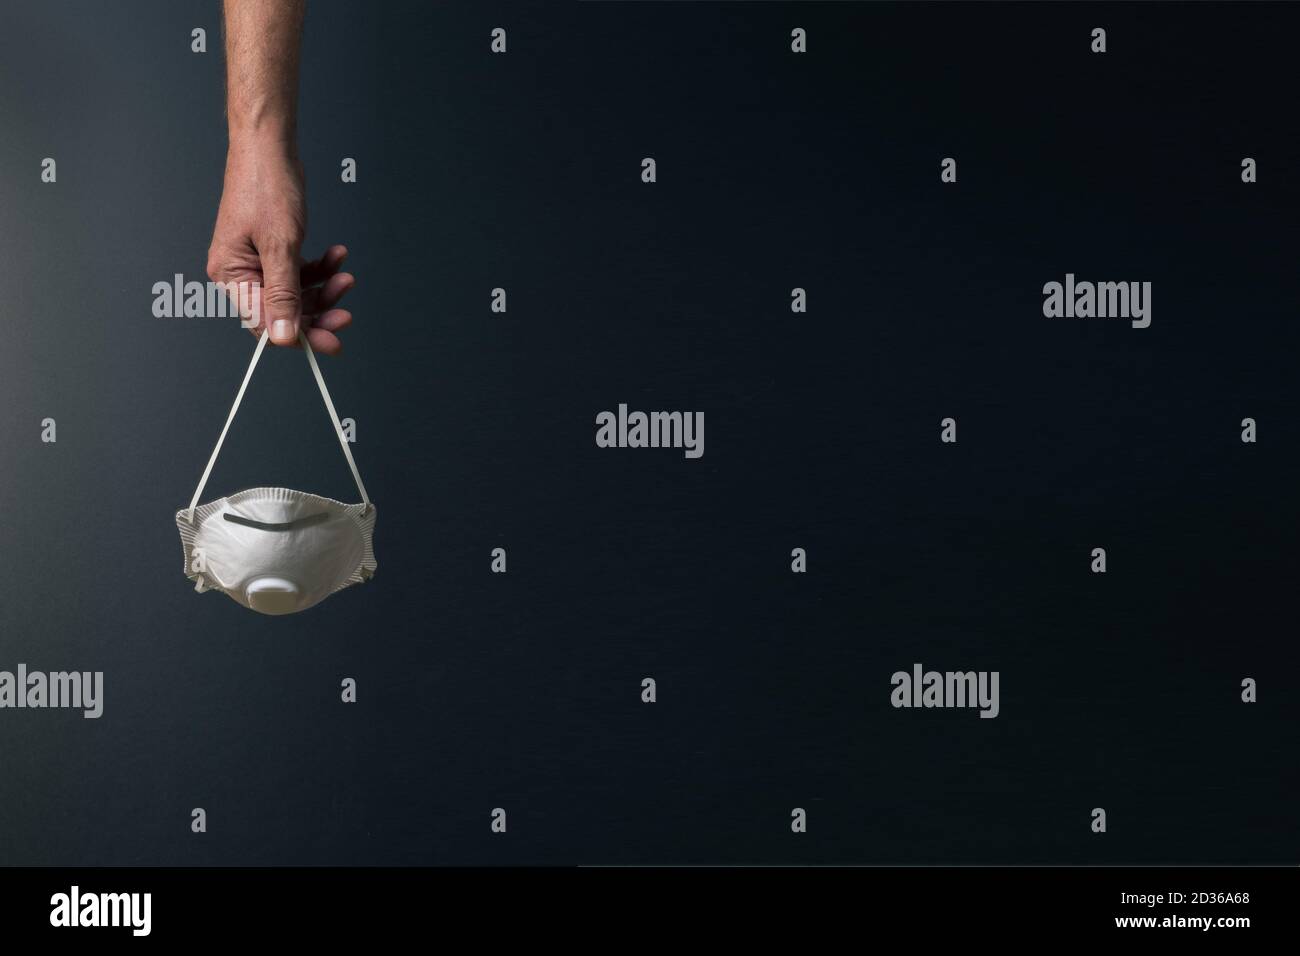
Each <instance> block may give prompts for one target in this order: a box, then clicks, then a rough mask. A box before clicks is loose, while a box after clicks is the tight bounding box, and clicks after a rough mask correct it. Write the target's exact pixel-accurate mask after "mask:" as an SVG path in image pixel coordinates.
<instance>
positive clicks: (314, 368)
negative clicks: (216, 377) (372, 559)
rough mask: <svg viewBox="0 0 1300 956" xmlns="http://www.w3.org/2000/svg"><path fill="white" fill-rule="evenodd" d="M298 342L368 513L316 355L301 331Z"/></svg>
mask: <svg viewBox="0 0 1300 956" xmlns="http://www.w3.org/2000/svg"><path fill="white" fill-rule="evenodd" d="M298 341H299V343H301V344H302V350H303V351H304V352H306V353H307V363H308V364H309V365H311V373H312V375H314V376H316V384H317V385H319V386H320V397H321V398H323V399H325V407H326V408H327V409H328V410H329V413H330V421H332V422H333V423H334V433H335V434H336V435H338V436H339V445H340V446H342V448H343V457H344V458H346V459H347V460H348V467H349V468H351V469H352V477H353V478H354V479H355V480H356V483H357V491H359V492H361V500H362V502H364V503H365V506H366V508H365V510H366V511H369V510H370V496H369V495H368V494H366V486H365V485H363V484H362V483H361V472H359V471H357V463H356V462H355V461H353V460H352V449H350V448H349V447H348V440H347V438H346V437H344V435H343V426H342V425H341V424H340V423H339V413H338V412H336V411H334V403H333V402H332V401H330V391H329V389H328V388H326V387H325V378H324V377H323V376H322V375H321V373H320V366H318V365H317V364H316V354H315V353H314V352H312V350H311V344H310V343H309V342H308V341H307V336H306V335H304V334H303V333H302V330H299V331H298ZM258 348H261V346H260V345H259V346H258ZM253 361H254V362H256V361H257V356H253ZM249 374H252V369H249ZM241 394H242V390H241ZM235 406H236V407H238V406H239V399H235ZM231 414H232V415H233V414H234V412H231ZM223 437H224V436H223ZM217 447H218V448H220V447H221V443H220V442H218V443H217ZM205 477H206V476H205ZM200 487H202V486H200Z"/></svg>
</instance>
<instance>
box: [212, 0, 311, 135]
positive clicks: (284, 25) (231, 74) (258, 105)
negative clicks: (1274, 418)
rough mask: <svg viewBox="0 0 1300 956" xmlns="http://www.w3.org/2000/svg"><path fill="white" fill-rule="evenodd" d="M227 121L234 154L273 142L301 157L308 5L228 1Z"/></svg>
mask: <svg viewBox="0 0 1300 956" xmlns="http://www.w3.org/2000/svg"><path fill="white" fill-rule="evenodd" d="M224 3H225V28H226V122H227V125H228V127H229V130H230V145H231V148H232V149H235V148H238V147H240V146H241V145H242V144H244V143H247V142H252V141H257V142H259V143H263V144H266V143H272V144H275V145H278V146H279V147H281V148H283V149H284V150H285V152H286V153H287V154H288V155H289V156H293V157H295V158H296V156H297V145H296V142H297V137H296V135H295V130H296V124H297V113H298V48H299V37H300V36H301V33H302V21H303V6H304V2H303V0H224Z"/></svg>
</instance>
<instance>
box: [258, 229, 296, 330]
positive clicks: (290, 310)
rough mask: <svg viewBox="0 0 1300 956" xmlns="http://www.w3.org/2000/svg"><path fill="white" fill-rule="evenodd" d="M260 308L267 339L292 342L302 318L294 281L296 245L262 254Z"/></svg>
mask: <svg viewBox="0 0 1300 956" xmlns="http://www.w3.org/2000/svg"><path fill="white" fill-rule="evenodd" d="M262 310H263V312H265V317H266V328H268V329H270V330H271V341H272V342H273V343H275V344H276V345H294V344H295V343H297V341H298V325H299V322H300V321H301V319H302V289H301V287H300V286H299V284H298V255H297V250H296V249H291V248H289V247H287V246H286V247H282V248H279V249H276V250H274V251H273V252H267V253H265V254H263V256H262Z"/></svg>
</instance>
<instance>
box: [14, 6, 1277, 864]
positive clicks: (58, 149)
mask: <svg viewBox="0 0 1300 956" xmlns="http://www.w3.org/2000/svg"><path fill="white" fill-rule="evenodd" d="M1298 14H1300V10H1298V9H1297V8H1296V7H1295V6H1290V5H1283V4H1268V3H1259V4H1254V3H1249V4H1247V3H1243V4H1233V5H1219V4H1208V3H1207V4H1194V5H1182V4H1125V5H1113V6H1112V5H1085V4H963V5H951V4H932V3H917V4H910V5H894V4H874V3H871V4H868V3H861V4H859V3H825V4H819V3H800V4H783V3H716V4H715V3H603V2H568V3H552V4H546V5H529V6H524V5H508V4H501V3H486V2H474V3H458V4H450V3H447V4H444V3H428V2H419V3H416V2H412V3H365V4H363V3H341V2H333V3H331V2H325V0H313V2H311V3H310V4H309V11H308V18H307V29H306V34H305V38H304V45H303V63H302V83H301V110H300V118H299V123H300V140H301V150H302V158H303V161H304V163H305V165H306V169H307V176H308V203H309V209H310V224H309V237H308V243H307V249H306V251H307V252H308V253H309V254H310V255H313V256H314V255H317V254H319V252H320V250H321V249H323V248H324V247H325V246H326V245H328V244H329V243H333V242H345V243H346V244H347V245H348V246H349V247H350V249H351V250H352V255H351V258H350V261H349V267H350V268H351V270H352V271H353V272H354V273H355V274H356V276H357V279H358V285H357V288H356V290H355V291H354V292H353V293H352V294H351V295H350V296H349V297H348V299H347V300H345V303H344V304H345V305H347V306H348V307H350V308H351V309H352V311H353V312H354V314H355V315H356V323H355V325H354V327H353V328H352V329H349V330H348V331H347V333H346V334H345V335H344V342H345V353H344V355H343V356H342V357H341V358H338V359H325V360H323V368H324V372H325V375H326V379H327V381H328V382H329V384H330V387H331V390H332V392H333V394H334V398H335V402H336V404H337V405H338V407H339V411H340V414H341V415H343V416H345V417H353V418H355V419H356V421H357V423H358V443H357V444H356V446H355V448H354V450H355V454H356V456H357V459H358V464H359V465H360V468H361V472H362V475H363V477H364V478H365V480H366V483H367V486H368V488H369V490H370V493H371V496H372V497H373V498H374V500H375V502H376V503H377V505H378V508H379V521H378V526H377V529H376V536H375V550H376V555H377V558H378V562H379V571H378V574H377V576H376V577H375V579H374V580H373V581H372V582H370V583H369V584H367V585H364V586H360V587H355V588H351V589H348V590H347V591H345V592H342V593H339V594H337V595H335V596H334V597H332V598H330V599H329V600H328V601H327V602H326V603H324V604H322V605H320V606H318V607H317V608H315V609H312V610H310V611H308V612H305V613H303V614H300V615H295V616H291V617H287V618H269V617H263V616H260V615H257V614H254V613H251V612H249V611H247V610H245V609H244V608H241V607H239V606H238V605H237V604H235V603H234V602H233V601H231V600H229V599H227V598H225V597H223V596H222V595H220V594H216V593H212V594H205V595H197V594H195V593H194V591H193V588H192V585H191V584H190V583H189V582H188V581H187V580H186V579H185V577H184V576H183V573H182V556H181V547H180V541H179V537H178V535H177V532H176V527H175V522H174V514H175V512H176V510H177V509H178V508H181V507H183V506H185V505H186V504H187V503H188V501H189V496H190V494H191V493H192V491H193V488H194V485H195V483H196V481H197V479H198V476H199V474H200V472H201V470H202V467H203V464H204V462H205V461H206V458H207V456H208V454H209V452H210V450H211V447H212V444H213V442H214V441H215V439H216V436H217V434H218V432H219V430H220V427H221V423H222V421H223V419H224V416H225V414H226V412H227V410H228V408H229V403H230V401H231V399H232V398H233V396H234V392H235V389H236V387H237V386H238V384H239V379H240V376H241V375H242V374H243V371H244V368H245V366H246V363H247V360H248V358H249V357H250V354H251V351H252V346H253V340H252V338H251V337H250V336H249V335H248V334H247V333H245V332H242V331H240V330H239V329H237V328H236V327H234V326H233V325H232V324H230V323H228V322H226V323H223V322H220V321H216V320H200V319H156V318H154V317H153V316H152V314H151V306H152V301H153V296H152V292H151V287H152V285H153V283H154V282H157V281H160V280H169V279H170V277H171V276H172V274H173V273H175V272H182V273H184V274H185V275H186V277H187V278H195V279H202V278H204V276H203V268H204V263H205V259H206V252H207V245H208V241H209V238H210V235H211V227H212V222H213V219H214V216H215V212H216V207H217V202H218V199H219V197H220V188H221V174H222V166H223V160H224V148H225V131H224V124H223V118H222V109H223V91H222V69H223V67H222V57H221V53H220V28H219V26H220V21H219V14H218V7H217V4H216V3H215V2H202V3H197V2H184V3H182V2H174V0H169V2H161V0H157V2H147V3H146V2H139V3H131V4H114V5H108V4H100V3H93V2H89V0H87V2H77V3H72V2H61V3H45V2H42V3H36V2H30V3H13V2H6V3H5V5H4V8H3V28H2V29H0V130H3V134H2V135H0V263H2V264H0V276H2V279H3V286H4V296H3V301H4V305H3V307H0V308H2V311H3V313H4V319H5V321H4V335H3V339H2V340H0V464H2V467H0V529H2V531H0V533H2V535H3V537H2V539H0V669H7V670H13V669H14V668H15V667H16V665H17V664H18V663H19V662H24V663H26V664H27V665H28V666H29V667H30V668H32V669H38V670H46V671H49V670H64V669H68V670H71V669H75V670H91V671H93V670H102V671H104V673H105V713H104V716H103V717H102V718H101V719H100V720H98V721H91V720H84V719H82V717H81V716H80V713H79V712H75V711H55V710H46V711H39V710H38V711H33V710H21V711H19V710H5V711H0V863H7V864H61V865H95V864H171V865H188V864H223V865H224V864H251V865H262V864H290V863H292V864H417V863H574V862H585V863H812V862H832V863H1217V862H1222V863H1228V862H1231V863H1263V862H1292V863H1294V862H1295V861H1296V858H1297V852H1298V850H1300V847H1298V846H1297V837H1298V836H1300V827H1297V823H1296V814H1295V791H1294V783H1295V779H1296V775H1295V769H1296V753H1297V745H1298V744H1300V739H1298V738H1300V733H1297V730H1298V728H1300V722H1298V721H1297V716H1298V713H1297V711H1298V708H1297V698H1296V694H1297V676H1296V675H1297V664H1300V652H1298V651H1297V644H1296V620H1295V595H1296V591H1297V589H1296V567H1297V562H1296V549H1295V543H1296V531H1297V527H1298V520H1297V519H1298V518H1300V505H1298V503H1297V495H1296V487H1297V484H1296V479H1297V465H1300V456H1298V455H1297V452H1296V448H1297V439H1298V438H1300V424H1298V423H1297V413H1298V412H1300V408H1297V402H1296V387H1295V374H1294V363H1295V352H1296V345H1297V342H1298V340H1300V334H1298V333H1297V326H1296V323H1297V307H1300V293H1298V292H1297V287H1296V281H1295V273H1296V268H1295V265H1296V256H1297V252H1298V251H1300V229H1298V227H1297V215H1296V213H1297V206H1298V203H1297V198H1298V196H1297V186H1296V180H1297V177H1298V176H1300V142H1298V141H1297V132H1296V123H1295V92H1296V84H1295V74H1294V69H1295V66H1294V45H1295V38H1296V35H1297V34H1296V30H1297V27H1300V15H1298ZM196 26H202V27H205V28H206V29H207V31H208V43H209V52H208V53H207V54H206V55H196V54H193V53H191V52H190V30H191V29H193V28H194V27H196ZM496 26H501V27H504V28H506V29H507V31H508V36H509V52H508V53H507V54H506V55H504V56H494V55H492V54H490V53H489V49H488V44H489V33H490V31H491V29H492V28H493V27H496ZM795 26H802V27H804V28H805V29H807V30H808V33H809V53H808V54H806V55H803V56H798V55H795V54H792V53H791V52H790V49H789V43H790V37H789V34H790V30H791V29H792V28H793V27H795ZM1094 26H1103V27H1105V28H1106V29H1107V31H1108V35H1109V52H1108V53H1106V54H1105V55H1093V54H1091V53H1090V52H1089V43H1090V36H1089V34H1090V31H1091V29H1092V28H1093V27H1094ZM46 156H52V157H54V158H56V160H57V162H58V182H57V184H54V185H47V184H42V183H41V182H40V161H41V159H42V158H43V157H46ZM345 156H350V157H354V158H356V159H357V161H358V167H359V181H358V182H357V183H356V184H351V185H345V184H342V183H341V182H340V181H339V164H340V161H341V159H342V158H343V157H345ZM645 156H653V157H655V158H656V160H657V161H658V173H659V181H658V183H656V184H653V185H646V184H643V183H642V182H641V181H640V161H641V159H642V158H643V157H645ZM945 156H953V157H955V158H957V160H958V163H959V182H958V184H956V185H943V184H941V183H940V182H939V162H940V160H941V159H942V158H943V157H945ZM1244 156H1251V157H1254V158H1255V159H1256V160H1257V161H1258V163H1259V182H1258V183H1257V184H1254V185H1244V184H1243V183H1242V182H1241V180H1240V162H1241V159H1242V157H1244ZM1066 272H1074V273H1075V274H1076V275H1078V276H1079V278H1080V279H1088V280H1149V281H1151V282H1153V284H1154V290H1153V313H1152V314H1153V322H1152V325H1151V327H1150V328H1149V329H1146V330H1135V329H1132V328H1130V326H1129V324H1128V322H1127V321H1123V320H1080V319H1076V320H1070V319H1057V320H1049V319H1046V318H1044V317H1043V315H1042V312H1041V307H1042V294H1041V289H1042V286H1043V283H1045V282H1047V281H1050V280H1057V281H1060V280H1062V279H1063V278H1064V275H1065V273H1066ZM496 286H502V287H504V288H506V289H507V292H508V295H509V312H508V313H507V314H505V315H499V314H494V313H491V312H490V311H489V301H490V299H489V296H490V290H491V289H492V288H493V287H496ZM795 286H801V287H804V288H806V289H807V290H808V295H809V312H808V313H807V314H806V315H795V314H792V313H791V312H790V310H789V301H790V290H791V288H793V287H795ZM619 402H627V403H628V404H629V405H630V407H631V408H633V409H643V410H654V409H674V410H689V411H703V412H704V413H705V419H706V431H705V439H706V446H705V447H706V451H705V455H704V457H703V458H702V459H700V460H698V461H688V460H686V459H684V458H683V457H682V455H681V453H680V452H679V451H655V450H608V449H599V448H597V447H596V445H595V441H594V436H595V424H594V420H595V416H596V414H597V413H598V412H600V411H602V410H605V409H615V408H617V405H618V403H619ZM47 416H49V417H53V418H55V419H56V420H57V422H58V442H57V444H53V445H50V444H42V443H41V441H40V420H41V419H42V418H44V417H47ZM945 416H953V417H956V418H957V419H958V422H959V425H958V428H959V438H960V442H959V444H957V445H955V446H952V445H944V444H941V443H940V442H939V421H940V419H941V418H943V417H945ZM1246 416H1251V417H1254V418H1256V419H1257V420H1258V422H1259V442H1258V444H1255V445H1245V444H1243V443H1242V442H1241V441H1240V440H1239V433H1240V425H1239V423H1240V421H1241V419H1242V418H1243V417H1246ZM252 485H284V486H288V487H292V488H298V489H301V490H304V491H310V492H315V493H319V494H323V495H328V496H331V497H335V498H340V499H343V500H348V501H351V500H353V499H354V498H355V490H354V489H353V487H352V484H351V479H350V477H349V475H348V472H347V469H346V466H345V464H344V462H343V461H342V458H341V455H340V454H339V450H338V447H337V444H336V443H335V441H334V440H333V438H332V435H331V426H330V424H329V421H328V418H327V417H326V414H325V412H324V410H323V408H322V407H321V404H320V401H319V397H318V395H317V392H316V389H315V386H314V385H313V383H312V381H311V377H310V374H309V371H308V369H307V368H306V363H305V362H304V361H303V358H302V356H301V354H299V353H297V352H291V351H274V352H272V353H270V354H268V355H267V356H266V357H265V358H264V359H263V361H262V363H261V365H260V367H259V371H258V374H257V376H256V377H255V378H254V380H253V383H252V385H251V386H250V390H249V394H248V396H247V397H246V399H245V403H244V406H243V410H242V411H241V415H240V417H239V418H238V419H237V421H236V423H235V425H234V427H233V428H232V430H231V434H230V437H229V438H228V440H227V443H226V448H225V451H224V452H223V455H222V458H221V460H220V462H219V464H218V466H217V468H216V470H215V472H214V474H213V477H212V480H211V482H210V483H209V486H208V490H207V492H206V494H205V500H206V499H211V498H215V497H220V496H221V495H223V494H228V493H231V492H234V491H236V490H238V489H240V488H243V487H247V486H252ZM498 546H499V547H504V548H506V549H507V550H508V554H509V572H508V573H507V574H505V575H497V574H492V573H490V571H489V563H490V557H489V555H490V551H491V549H492V548H494V547H498ZM1098 546H1100V547H1105V548H1106V549H1107V552H1108V557H1109V572H1108V573H1107V574H1105V575H1094V574H1091V573H1089V570H1088V569H1089V561H1090V557H1089V555H1090V551H1091V549H1092V548H1094V547H1098ZM793 547H804V548H806V549H808V554H809V570H808V573H807V574H805V575H794V574H791V573H790V570H789V564H790V550H791V548H793ZM916 661H919V662H922V663H923V664H924V665H925V666H926V667H927V668H931V667H932V668H935V669H939V670H945V669H967V668H970V669H980V670H998V671H1000V672H1001V715H1000V716H999V717H998V718H997V719H996V720H981V719H978V717H977V716H976V712H975V711H973V710H965V711H963V710H928V711H927V710H894V709H892V708H891V707H890V705H889V691H890V685H889V677H890V675H891V674H892V673H893V672H894V671H896V670H900V669H901V670H907V669H909V668H910V666H911V664H912V663H913V662H916ZM646 676H651V677H654V678H655V679H656V680H657V681H658V689H659V701H658V703H656V704H654V705H653V706H649V705H645V704H642V703H641V701H640V681H641V679H642V678H643V677H646ZM1246 676H1250V677H1254V678H1256V679H1257V680H1258V681H1259V702H1258V703H1257V704H1254V705H1245V704H1243V703H1241V701H1240V682H1241V679H1242V678H1243V677H1246ZM344 677H353V678H355V679H356V680H357V681H358V684H359V702H358V703H357V704H355V705H344V704H342V703H340V701H339V684H340V681H341V680H342V679H343V678H344ZM796 806H799V807H804V808H806V809H807V810H808V814H809V830H808V832H807V833H806V834H803V835H795V834H792V833H791V832H790V827H789V821H790V810H791V808H792V807H796ZM1097 806H1101V807H1105V808H1106V810H1107V812H1108V816H1109V820H1108V823H1109V832H1107V833H1106V834H1104V835H1096V834H1093V833H1092V832H1091V831H1090V829H1089V823H1090V816H1089V814H1090V811H1091V809H1092V808H1093V807H1097ZM194 807H204V808H205V809H206V810H207V813H208V825H209V832H208V833H206V834H202V835H197V834H193V833H191V832H190V810H191V809H192V808H194ZM493 807H504V808H506V810H507V811H508V814H509V832H508V833H507V834H506V835H504V836H501V835H493V834H492V833H491V832H490V830H489V813H490V811H491V810H492V808H493Z"/></svg>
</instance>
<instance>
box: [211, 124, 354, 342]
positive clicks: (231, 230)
mask: <svg viewBox="0 0 1300 956" xmlns="http://www.w3.org/2000/svg"><path fill="white" fill-rule="evenodd" d="M303 193H304V189H303V173H302V164H301V163H300V162H299V161H298V160H297V158H296V157H294V156H292V155H291V154H290V152H289V151H288V150H287V149H285V148H284V147H283V146H282V145H281V144H279V143H277V142H270V143H261V142H256V141H255V142H246V141H240V142H235V141H232V142H231V144H230V151H229V153H228V154H227V156H226V178H225V185H224V187H223V191H222V194H221V208H220V209H219V210H218V212H217V225H216V228H215V230H214V231H213V234H212V245H211V247H210V248H209V250H208V278H210V279H212V281H214V282H225V283H232V282H233V283H239V282H247V283H257V284H259V285H260V286H261V299H260V309H257V310H255V312H256V313H257V314H256V315H255V316H253V317H252V318H255V319H256V324H251V320H250V331H252V332H253V334H254V335H256V336H259V337H260V336H261V334H262V330H263V329H265V328H269V329H270V330H271V342H272V343H274V344H275V345H288V346H296V345H297V344H298V330H299V328H302V330H303V332H304V333H305V334H306V336H307V341H308V342H309V343H310V344H311V347H312V350H313V351H315V352H324V353H325V354H327V355H337V354H338V353H339V352H340V351H341V350H342V348H343V346H342V343H340V342H339V339H338V336H337V335H335V333H336V332H338V331H339V330H341V329H344V328H346V327H347V326H348V325H349V324H350V323H351V322H352V313H351V312H348V311H347V310H346V309H336V308H334V306H335V305H336V304H337V303H338V301H339V300H340V299H341V298H342V297H343V296H344V294H345V293H346V292H347V291H348V290H349V289H351V288H352V286H353V285H354V284H355V283H356V279H355V278H354V277H353V276H352V275H351V274H350V273H347V272H340V271H339V269H340V268H341V267H342V265H343V260H344V259H345V258H346V257H347V254H348V250H347V248H346V247H344V246H340V245H336V246H330V247H329V248H328V249H326V250H325V253H324V254H323V255H322V256H321V257H320V258H319V259H315V260H313V261H311V262H304V261H303V258H302V256H301V254H300V250H301V247H302V238H303V233H304V231H305V229H306V221H307V211H306V203H305V201H304V198H303ZM256 301H257V300H256V298H255V299H254V302H256Z"/></svg>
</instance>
